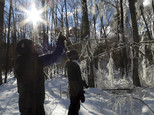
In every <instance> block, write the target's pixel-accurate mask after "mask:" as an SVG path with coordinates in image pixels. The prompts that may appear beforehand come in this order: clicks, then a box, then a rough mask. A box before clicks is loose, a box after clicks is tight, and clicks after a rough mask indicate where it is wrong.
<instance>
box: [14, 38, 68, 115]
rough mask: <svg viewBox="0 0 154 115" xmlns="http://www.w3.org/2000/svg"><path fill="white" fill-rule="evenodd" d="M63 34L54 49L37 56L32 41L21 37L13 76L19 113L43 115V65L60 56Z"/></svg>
mask: <svg viewBox="0 0 154 115" xmlns="http://www.w3.org/2000/svg"><path fill="white" fill-rule="evenodd" d="M65 39H66V38H65V36H62V35H60V36H59V38H58V41H57V45H56V49H55V50H54V51H53V53H51V54H46V55H41V56H39V55H38V53H37V50H36V48H35V46H34V43H33V41H31V40H28V39H22V40H21V41H19V43H18V44H17V47H16V50H17V52H18V53H19V55H20V56H19V57H18V58H17V60H16V67H15V77H16V78H17V88H18V93H19V111H20V114H21V115H45V110H44V99H45V86H44V81H45V79H44V78H45V77H44V72H43V67H44V66H48V65H51V64H53V63H54V62H56V61H57V59H58V58H59V57H61V55H62V53H63V49H64V40H65Z"/></svg>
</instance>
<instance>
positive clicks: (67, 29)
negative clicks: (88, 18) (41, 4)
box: [64, 0, 69, 38]
mask: <svg viewBox="0 0 154 115" xmlns="http://www.w3.org/2000/svg"><path fill="white" fill-rule="evenodd" d="M64 2H65V17H66V38H68V37H69V27H68V18H67V4H66V0H64Z"/></svg>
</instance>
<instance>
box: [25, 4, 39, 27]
mask: <svg viewBox="0 0 154 115" xmlns="http://www.w3.org/2000/svg"><path fill="white" fill-rule="evenodd" d="M27 14H28V18H27V21H30V22H32V23H33V25H34V26H36V25H37V23H38V22H41V20H42V19H41V11H39V10H37V9H36V7H35V4H33V5H32V8H31V10H30V11H27Z"/></svg>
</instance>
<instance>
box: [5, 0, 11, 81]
mask: <svg viewBox="0 0 154 115" xmlns="http://www.w3.org/2000/svg"><path fill="white" fill-rule="evenodd" d="M11 11H12V0H10V8H9V19H8V34H7V47H6V70H5V79H4V83H6V82H7V74H8V65H9V47H10V27H11V15H12V12H11Z"/></svg>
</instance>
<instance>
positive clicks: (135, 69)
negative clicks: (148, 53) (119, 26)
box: [128, 0, 141, 87]
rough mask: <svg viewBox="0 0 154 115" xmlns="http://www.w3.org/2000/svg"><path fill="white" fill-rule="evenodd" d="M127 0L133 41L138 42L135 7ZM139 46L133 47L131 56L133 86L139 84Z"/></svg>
mask: <svg viewBox="0 0 154 115" xmlns="http://www.w3.org/2000/svg"><path fill="white" fill-rule="evenodd" d="M128 1H129V9H130V14H131V22H132V29H133V41H134V42H135V43H139V34H138V26H137V19H136V8H135V1H134V0H128ZM138 51H139V48H138V47H134V58H133V84H134V85H135V86H139V87H140V86H141V84H140V79H139V74H138V57H139V54H138Z"/></svg>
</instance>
